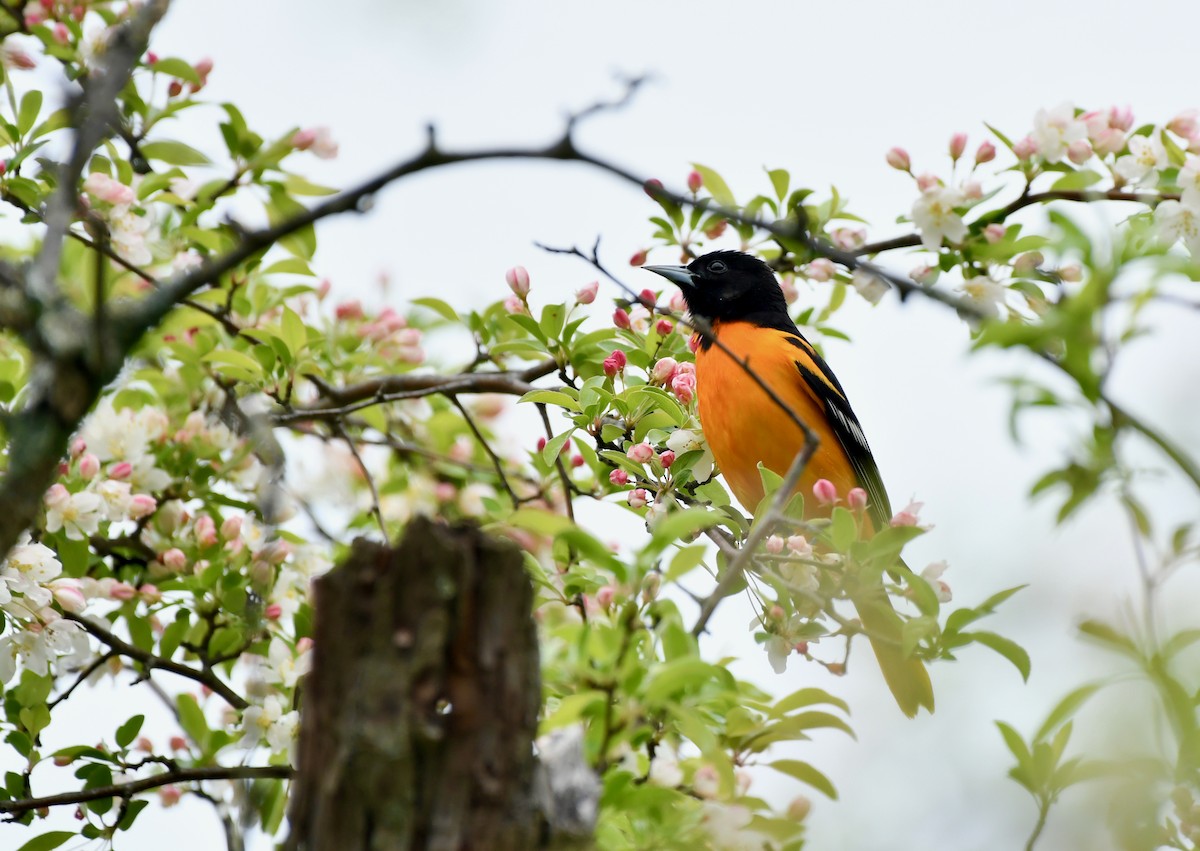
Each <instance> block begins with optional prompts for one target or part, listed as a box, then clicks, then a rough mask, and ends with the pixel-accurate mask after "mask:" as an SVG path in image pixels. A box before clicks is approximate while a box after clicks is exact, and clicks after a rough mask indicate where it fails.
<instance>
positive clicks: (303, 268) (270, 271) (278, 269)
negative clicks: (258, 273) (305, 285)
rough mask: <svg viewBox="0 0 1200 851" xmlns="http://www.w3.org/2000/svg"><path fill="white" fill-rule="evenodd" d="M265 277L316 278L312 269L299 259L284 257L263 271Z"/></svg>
mask: <svg viewBox="0 0 1200 851" xmlns="http://www.w3.org/2000/svg"><path fill="white" fill-rule="evenodd" d="M262 272H263V274H264V275H307V276H308V277H310V278H311V277H314V275H313V270H312V267H310V266H309V265H308V264H307V263H305V262H304V261H303V260H301V259H300V258H299V257H284V258H283V259H282V260H276V261H275V262H274V263H272V264H271V265H270V266H268V267H267V268H265V269H263V270H262Z"/></svg>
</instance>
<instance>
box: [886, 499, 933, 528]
mask: <svg viewBox="0 0 1200 851" xmlns="http://www.w3.org/2000/svg"><path fill="white" fill-rule="evenodd" d="M924 504H925V503H923V502H910V503H909V504H908V505H906V506H904V508H902V509H900V510H899V511H897V512H896V514H895V515H894V516H893V517H892V519H891V525H893V526H916V525H917V519H918V518H917V515H918V514H919V513H920V512H921V506H923V505H924Z"/></svg>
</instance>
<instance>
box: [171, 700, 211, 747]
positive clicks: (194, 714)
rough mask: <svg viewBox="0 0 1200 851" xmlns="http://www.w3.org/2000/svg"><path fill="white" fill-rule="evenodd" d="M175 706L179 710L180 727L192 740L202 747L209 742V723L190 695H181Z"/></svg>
mask: <svg viewBox="0 0 1200 851" xmlns="http://www.w3.org/2000/svg"><path fill="white" fill-rule="evenodd" d="M175 706H176V708H178V710H179V726H180V727H182V728H183V732H185V733H187V734H188V735H189V736H191V738H192V740H193V741H195V742H198V743H200V745H201V747H203V746H204V744H205V743H206V742H207V741H208V737H209V735H210V734H209V731H208V721H206V720H205V718H204V710H202V709H201V708H200V704H199V703H197V702H196V698H195V697H193V696H192V695H190V694H181V695H179V696H177V697H176V698H175Z"/></svg>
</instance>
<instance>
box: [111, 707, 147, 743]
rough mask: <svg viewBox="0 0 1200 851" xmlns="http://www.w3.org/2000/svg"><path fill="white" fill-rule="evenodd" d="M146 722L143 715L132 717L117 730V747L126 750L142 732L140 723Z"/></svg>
mask: <svg viewBox="0 0 1200 851" xmlns="http://www.w3.org/2000/svg"><path fill="white" fill-rule="evenodd" d="M145 720H146V716H144V715H134V716H133V717H132V718H130V719H129V720H128V721H126V722H125V723H124V724H122V725H121V726H120V727H118V728H117V735H116V739H117V747H119V748H127V747H129V745H130V744H132V742H133V740H134V739H136V738H137V734H138V733H139V732H141V730H142V722H143V721H145Z"/></svg>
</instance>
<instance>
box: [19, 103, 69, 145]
mask: <svg viewBox="0 0 1200 851" xmlns="http://www.w3.org/2000/svg"><path fill="white" fill-rule="evenodd" d="M70 124H71V110H69V109H66V108H63V109H56V110H55V111H54V112H52V113H50V117H49V118H47V119H46V120H45V121H43V122H42V123H41V124H39V125H38V126H37V127H35V128H33V135H31V136H30V137H29V138H30V139H31V140H32V139H40V138H41V137H42V136H45V135H46V134H47V133H53V132H54V131H55V130H61V129H62V128H64V127H68V126H70Z"/></svg>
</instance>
